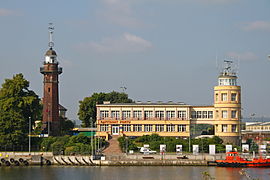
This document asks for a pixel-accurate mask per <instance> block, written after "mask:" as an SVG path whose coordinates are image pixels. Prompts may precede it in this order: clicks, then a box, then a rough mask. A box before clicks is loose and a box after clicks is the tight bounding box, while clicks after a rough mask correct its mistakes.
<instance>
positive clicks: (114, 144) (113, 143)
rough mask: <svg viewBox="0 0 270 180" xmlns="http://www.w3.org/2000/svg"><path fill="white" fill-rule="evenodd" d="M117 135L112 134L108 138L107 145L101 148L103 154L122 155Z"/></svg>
mask: <svg viewBox="0 0 270 180" xmlns="http://www.w3.org/2000/svg"><path fill="white" fill-rule="evenodd" d="M118 137H119V136H112V138H111V139H110V140H109V146H108V147H107V148H106V149H104V150H103V154H105V155H122V154H123V153H122V150H121V148H120V146H119V142H118V140H117V139H118Z"/></svg>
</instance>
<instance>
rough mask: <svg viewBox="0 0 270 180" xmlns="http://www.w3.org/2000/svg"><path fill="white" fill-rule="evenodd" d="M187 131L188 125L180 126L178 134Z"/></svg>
mask: <svg viewBox="0 0 270 180" xmlns="http://www.w3.org/2000/svg"><path fill="white" fill-rule="evenodd" d="M185 131H187V127H186V125H178V132H185Z"/></svg>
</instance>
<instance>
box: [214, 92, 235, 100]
mask: <svg viewBox="0 0 270 180" xmlns="http://www.w3.org/2000/svg"><path fill="white" fill-rule="evenodd" d="M218 100H219V96H218V93H216V101H218ZM221 101H228V94H227V93H221ZM231 101H237V94H236V93H231Z"/></svg>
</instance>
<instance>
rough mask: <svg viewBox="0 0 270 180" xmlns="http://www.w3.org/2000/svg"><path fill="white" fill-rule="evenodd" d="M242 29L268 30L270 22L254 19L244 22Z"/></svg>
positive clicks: (269, 29)
mask: <svg viewBox="0 0 270 180" xmlns="http://www.w3.org/2000/svg"><path fill="white" fill-rule="evenodd" d="M243 29H244V30H246V31H256V30H260V31H270V22H269V21H254V22H249V23H245V25H244V27H243Z"/></svg>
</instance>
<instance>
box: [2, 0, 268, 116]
mask: <svg viewBox="0 0 270 180" xmlns="http://www.w3.org/2000/svg"><path fill="white" fill-rule="evenodd" d="M269 7H270V1H269V0H257V1H254V0H80V1H66V0H57V1H52V0H46V1H36V0H25V1H21V0H10V1H2V2H1V6H0V23H1V29H0V39H1V41H0V49H1V51H0V52H1V53H0V82H1V83H3V81H4V79H5V78H11V77H12V76H13V75H14V74H16V73H23V74H24V75H25V78H26V79H27V80H29V81H30V88H31V89H33V90H34V91H35V92H36V93H37V94H38V95H40V96H41V97H42V85H43V84H42V78H43V77H42V75H41V74H40V73H39V67H41V66H42V62H43V60H44V54H45V52H46V50H47V49H48V45H47V44H48V30H47V27H48V23H50V22H52V23H54V25H55V33H54V42H55V50H56V51H57V53H58V61H59V62H60V65H61V66H62V67H63V71H64V72H63V74H62V75H61V76H60V102H61V104H62V105H63V106H65V107H66V108H67V109H68V116H69V118H70V119H77V111H78V106H79V103H78V101H79V100H82V99H83V98H84V97H86V96H90V95H91V94H92V93H93V92H111V91H113V90H115V91H121V89H120V87H122V86H125V87H127V90H126V93H128V94H129V96H130V97H131V98H132V99H134V100H136V101H153V102H156V101H164V102H167V101H174V102H179V101H181V102H185V103H187V104H191V105H211V104H213V87H214V86H215V85H217V76H218V72H219V70H218V68H217V64H218V65H219V66H220V65H221V64H222V61H223V60H224V59H229V58H233V59H234V60H236V62H237V63H236V64H239V66H238V76H239V81H238V82H239V85H241V86H242V107H243V114H244V116H246V117H247V116H250V114H251V113H256V116H268V117H269V116H270V110H269V107H270V95H269V92H270V81H269V78H270V71H269V70H270V60H269V59H268V58H267V56H268V54H270V41H269V40H270V13H269ZM216 59H218V63H216Z"/></svg>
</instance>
